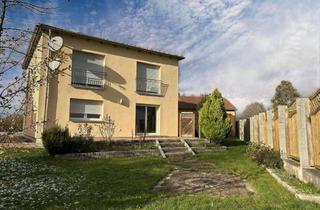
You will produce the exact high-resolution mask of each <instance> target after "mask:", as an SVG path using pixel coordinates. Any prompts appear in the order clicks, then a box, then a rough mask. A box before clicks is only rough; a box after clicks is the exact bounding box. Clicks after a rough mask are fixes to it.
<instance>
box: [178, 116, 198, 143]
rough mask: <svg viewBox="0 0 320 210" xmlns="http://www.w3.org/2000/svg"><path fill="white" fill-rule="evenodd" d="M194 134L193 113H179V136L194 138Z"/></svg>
mask: <svg viewBox="0 0 320 210" xmlns="http://www.w3.org/2000/svg"><path fill="white" fill-rule="evenodd" d="M194 134H195V117H194V113H193V112H181V113H180V136H181V137H194Z"/></svg>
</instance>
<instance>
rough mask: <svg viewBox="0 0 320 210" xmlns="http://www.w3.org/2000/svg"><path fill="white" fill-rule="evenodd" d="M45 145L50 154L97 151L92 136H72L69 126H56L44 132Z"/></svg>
mask: <svg viewBox="0 0 320 210" xmlns="http://www.w3.org/2000/svg"><path fill="white" fill-rule="evenodd" d="M42 141H43V146H44V148H45V149H46V151H47V152H48V153H49V155H52V156H53V155H57V154H67V153H81V152H95V151H96V148H95V146H94V144H93V138H92V137H85V136H80V135H78V136H73V137H71V136H70V133H69V129H68V128H61V127H60V126H54V127H52V128H49V129H47V130H45V131H44V132H43V133H42Z"/></svg>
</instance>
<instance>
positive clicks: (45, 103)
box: [43, 29, 51, 128]
mask: <svg viewBox="0 0 320 210" xmlns="http://www.w3.org/2000/svg"><path fill="white" fill-rule="evenodd" d="M50 37H51V29H49V35H48V43H47V45H48V46H47V48H48V51H47V53H48V54H47V56H48V61H49V58H50V50H49V40H50ZM48 68H49V67H48V65H47V64H46V97H45V102H44V113H43V128H44V126H45V125H46V124H47V111H48V110H47V109H48V99H49V85H48V83H49V79H48V71H49V69H48Z"/></svg>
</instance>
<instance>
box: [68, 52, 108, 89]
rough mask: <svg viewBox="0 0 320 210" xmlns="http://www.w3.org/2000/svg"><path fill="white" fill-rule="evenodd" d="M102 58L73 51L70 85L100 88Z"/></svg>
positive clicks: (102, 70) (102, 73)
mask: <svg viewBox="0 0 320 210" xmlns="http://www.w3.org/2000/svg"><path fill="white" fill-rule="evenodd" d="M103 60H104V56H101V55H95V54H91V53H85V52H79V51H73V54H72V82H71V83H72V84H73V85H77V86H86V87H102V86H103V80H104V65H103Z"/></svg>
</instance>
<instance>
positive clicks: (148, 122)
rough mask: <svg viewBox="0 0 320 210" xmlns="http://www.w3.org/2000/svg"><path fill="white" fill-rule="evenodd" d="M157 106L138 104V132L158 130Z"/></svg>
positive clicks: (154, 131)
mask: <svg viewBox="0 0 320 210" xmlns="http://www.w3.org/2000/svg"><path fill="white" fill-rule="evenodd" d="M156 109H157V108H156V107H154V106H136V133H156V132H157V110H156Z"/></svg>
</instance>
